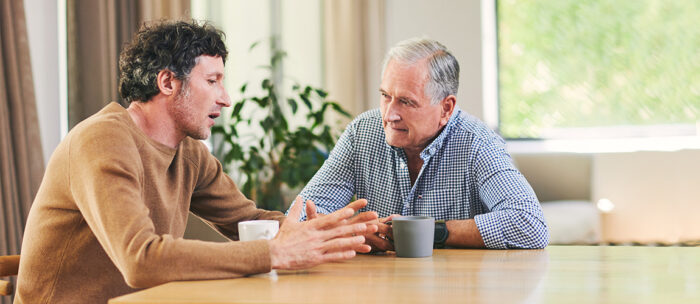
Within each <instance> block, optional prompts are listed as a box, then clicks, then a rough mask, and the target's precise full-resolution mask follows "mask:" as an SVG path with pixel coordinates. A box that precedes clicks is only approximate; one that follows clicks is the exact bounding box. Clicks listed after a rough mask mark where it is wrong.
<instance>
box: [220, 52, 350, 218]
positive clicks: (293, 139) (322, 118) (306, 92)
mask: <svg viewBox="0 0 700 304" xmlns="http://www.w3.org/2000/svg"><path fill="white" fill-rule="evenodd" d="M256 45H258V43H255V44H253V45H252V46H251V50H252V49H254V48H255V46H256ZM273 46H274V43H273ZM271 49H272V52H271V53H272V56H271V58H270V65H269V66H265V67H264V68H266V69H267V70H268V71H269V75H268V77H266V78H264V79H262V80H261V81H260V83H259V85H260V87H261V88H262V92H263V93H262V94H259V95H255V94H249V90H248V88H249V87H250V83H245V84H243V85H242V86H241V87H240V92H241V95H242V96H243V97H242V98H241V99H240V100H238V101H237V102H235V103H234V104H233V106H232V111H231V114H230V116H229V117H226V118H225V119H224V120H223V121H224V122H223V123H219V124H217V125H215V126H214V127H213V128H212V135H213V136H212V139H213V140H212V146H213V147H212V153H213V154H214V155H215V156H216V157H217V158H218V159H219V161H221V163H222V165H223V166H224V170H225V171H226V172H227V173H228V174H232V173H233V172H230V171H229V170H231V168H233V170H234V171H236V173H238V174H239V175H243V179H244V181H239V182H242V183H243V184H242V186H241V191H242V192H243V194H245V195H246V196H247V197H248V198H250V199H252V200H253V201H255V202H256V203H257V205H258V207H260V208H264V209H268V210H284V208H286V206H287V203H289V202H287V201H286V200H287V199H288V198H285V197H284V195H283V191H282V189H283V187H288V188H289V189H297V188H300V187H301V186H303V185H304V184H306V183H307V182H308V181H309V180H310V179H311V177H313V175H314V174H315V173H316V171H318V169H319V168H320V167H321V165H322V164H323V162H324V161H325V159H326V158H327V155H328V152H330V150H331V149H332V148H333V146H334V145H335V141H336V140H337V138H338V135H339V134H337V133H338V132H337V131H335V129H333V128H332V127H331V125H329V123H328V122H327V120H326V119H327V118H326V116H327V115H326V114H328V113H329V110H331V111H332V112H335V113H338V114H340V115H341V116H345V117H348V118H349V117H350V114H349V113H348V112H347V111H346V110H345V109H343V108H342V107H341V106H340V105H338V104H337V103H336V102H333V101H330V100H328V99H327V97H328V93H327V92H326V91H324V90H323V89H320V88H315V87H312V86H308V85H301V84H298V83H295V84H293V85H292V87H291V94H290V95H289V96H286V97H284V98H283V97H282V95H281V94H280V87H281V85H282V78H281V77H275V76H276V75H279V67H280V64H281V63H282V59H283V58H284V57H285V56H286V53H285V52H284V51H282V50H279V49H276V48H274V47H272V48H271ZM302 109H304V110H302ZM291 120H294V122H295V123H298V122H300V121H301V122H303V123H302V124H301V125H299V126H297V127H293V126H290V124H289V121H291ZM232 165H233V166H232Z"/></svg>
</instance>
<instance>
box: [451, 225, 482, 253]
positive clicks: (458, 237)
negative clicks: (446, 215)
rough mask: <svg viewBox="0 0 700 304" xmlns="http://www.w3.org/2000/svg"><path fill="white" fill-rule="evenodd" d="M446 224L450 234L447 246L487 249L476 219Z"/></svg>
mask: <svg viewBox="0 0 700 304" xmlns="http://www.w3.org/2000/svg"><path fill="white" fill-rule="evenodd" d="M445 224H446V225H447V231H448V232H449V235H448V237H447V241H445V245H447V246H449V247H459V248H486V245H485V244H484V239H482V238H481V233H479V229H478V228H477V227H476V222H474V219H468V220H451V221H447V222H446V223H445Z"/></svg>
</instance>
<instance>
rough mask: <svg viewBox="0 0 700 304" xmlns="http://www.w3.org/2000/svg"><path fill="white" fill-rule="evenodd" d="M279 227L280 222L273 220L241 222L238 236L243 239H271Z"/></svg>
mask: <svg viewBox="0 0 700 304" xmlns="http://www.w3.org/2000/svg"><path fill="white" fill-rule="evenodd" d="M279 229H280V222H278V221H273V220H256V221H245V222H239V223H238V238H239V239H240V240H241V241H254V240H271V239H272V238H274V237H275V235H277V231H279Z"/></svg>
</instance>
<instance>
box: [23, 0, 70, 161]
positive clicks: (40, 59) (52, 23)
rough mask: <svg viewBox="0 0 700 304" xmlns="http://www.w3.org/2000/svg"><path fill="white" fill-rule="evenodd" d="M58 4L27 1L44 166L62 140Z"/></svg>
mask: <svg viewBox="0 0 700 304" xmlns="http://www.w3.org/2000/svg"><path fill="white" fill-rule="evenodd" d="M57 5H58V1H45V0H24V11H25V16H26V19H27V35H28V36H29V53H30V56H31V60H32V75H33V76H34V90H35V95H36V107H37V111H38V117H39V128H40V129H41V145H42V148H43V152H44V163H46V162H48V159H49V157H50V156H51V153H52V152H53V150H54V149H55V148H56V146H57V145H58V143H59V141H60V140H61V134H60V129H61V128H60V126H61V123H60V115H59V113H60V112H61V111H60V109H59V94H60V93H59V88H58V83H59V79H58V58H59V55H58V54H59V52H58V20H57V19H58V14H57V13H56V12H57V11H58V7H57Z"/></svg>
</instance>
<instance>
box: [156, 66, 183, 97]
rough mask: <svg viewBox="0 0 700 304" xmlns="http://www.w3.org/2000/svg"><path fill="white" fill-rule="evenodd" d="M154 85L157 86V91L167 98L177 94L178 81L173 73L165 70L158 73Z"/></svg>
mask: <svg viewBox="0 0 700 304" xmlns="http://www.w3.org/2000/svg"><path fill="white" fill-rule="evenodd" d="M156 84H158V90H160V92H161V93H163V94H164V95H167V96H173V95H175V93H177V92H178V89H179V87H178V86H179V85H180V81H179V80H178V79H176V78H175V73H173V72H172V71H170V70H168V69H165V70H161V71H160V72H158V76H157V77H156Z"/></svg>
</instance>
